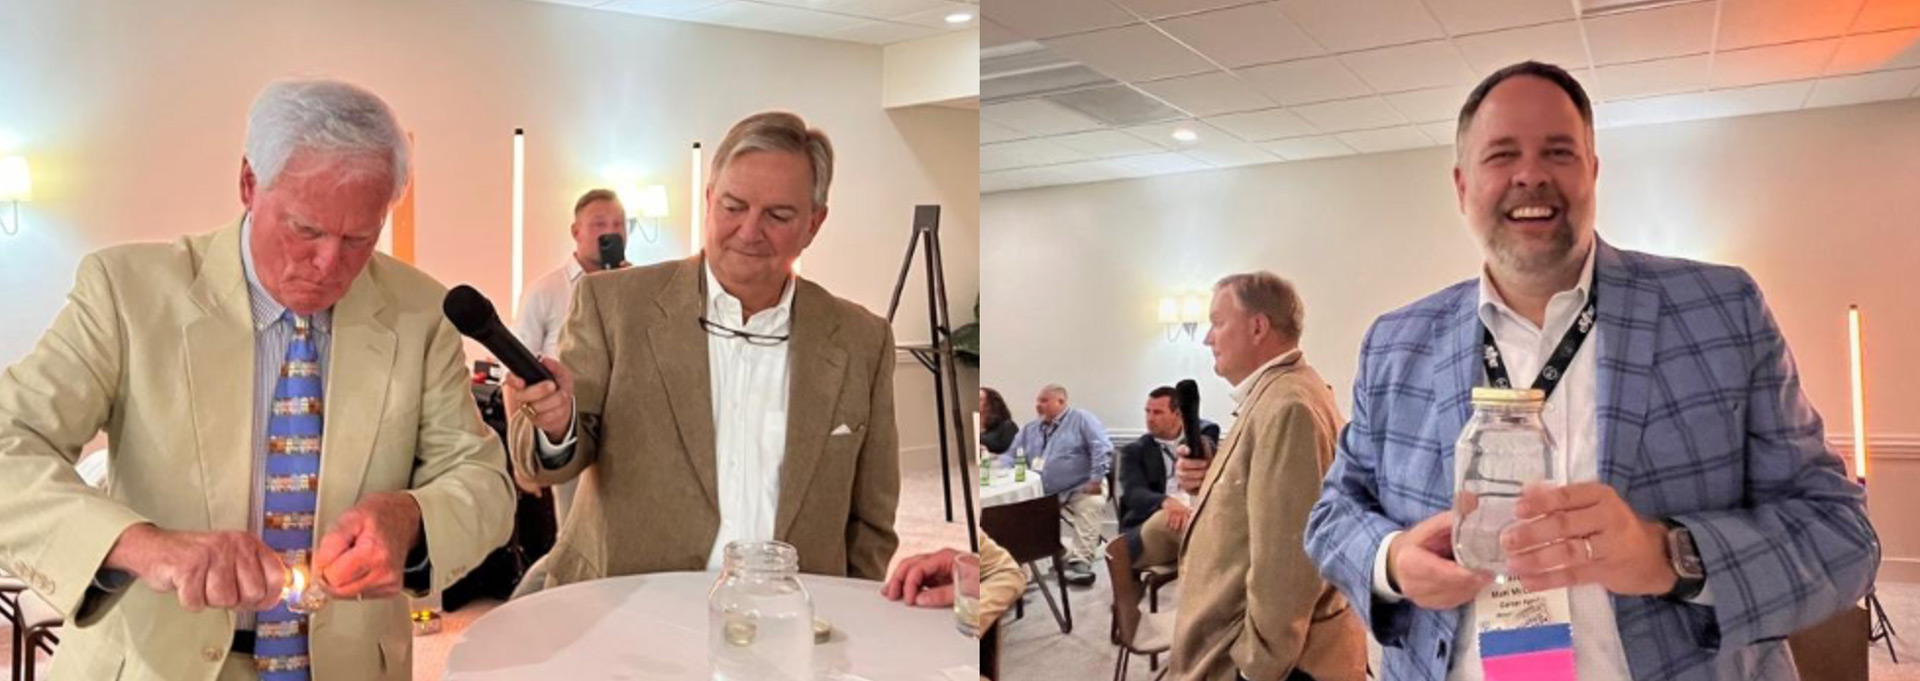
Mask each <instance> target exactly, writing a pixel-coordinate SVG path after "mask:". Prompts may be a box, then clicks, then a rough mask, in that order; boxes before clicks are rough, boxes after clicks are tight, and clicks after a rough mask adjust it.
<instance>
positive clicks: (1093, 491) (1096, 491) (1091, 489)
mask: <svg viewBox="0 0 1920 681" xmlns="http://www.w3.org/2000/svg"><path fill="white" fill-rule="evenodd" d="M1080 492H1081V493H1082V494H1088V495H1092V496H1096V497H1097V496H1100V479H1099V478H1094V479H1092V480H1088V481H1087V484H1086V486H1084V487H1081V488H1080Z"/></svg>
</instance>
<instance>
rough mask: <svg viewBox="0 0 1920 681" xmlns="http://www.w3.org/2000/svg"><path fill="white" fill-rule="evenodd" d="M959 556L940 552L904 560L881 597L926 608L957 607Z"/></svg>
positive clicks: (882, 589)
mask: <svg viewBox="0 0 1920 681" xmlns="http://www.w3.org/2000/svg"><path fill="white" fill-rule="evenodd" d="M958 553H959V551H955V550H953V549H940V550H939V551H935V552H933V553H922V554H920V555H917V556H908V557H906V558H902V559H901V560H900V564H899V565H896V566H894V568H893V575H891V576H889V577H887V585H886V586H885V587H882V588H881V589H880V595H882V596H886V597H887V600H890V601H900V602H902V603H906V604H907V605H913V606H918V607H922V608H950V607H953V557H954V556H955V555H957V554H958Z"/></svg>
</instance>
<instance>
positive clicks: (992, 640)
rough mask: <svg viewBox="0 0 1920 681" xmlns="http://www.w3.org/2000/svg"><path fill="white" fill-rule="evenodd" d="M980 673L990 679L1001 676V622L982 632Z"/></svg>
mask: <svg viewBox="0 0 1920 681" xmlns="http://www.w3.org/2000/svg"><path fill="white" fill-rule="evenodd" d="M980 675H981V676H983V677H986V678H988V679H998V678H1000V623H999V622H994V623H993V626H990V627H987V630H986V631H985V632H983V633H981V634H980Z"/></svg>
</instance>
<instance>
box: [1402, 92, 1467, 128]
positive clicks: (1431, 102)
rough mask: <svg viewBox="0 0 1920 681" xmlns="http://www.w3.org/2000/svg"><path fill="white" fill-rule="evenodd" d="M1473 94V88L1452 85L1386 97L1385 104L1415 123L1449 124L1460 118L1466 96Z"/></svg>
mask: <svg viewBox="0 0 1920 681" xmlns="http://www.w3.org/2000/svg"><path fill="white" fill-rule="evenodd" d="M1471 94H1473V86H1470V85H1454V86H1449V87H1442V88H1433V89H1429V90H1414V91H1413V92H1399V93H1394V94H1391V95H1387V96H1386V99H1387V103H1388V104H1392V105H1393V109H1394V110H1395V111H1398V112H1400V115H1402V116H1406V117H1407V120H1409V121H1413V122H1416V123H1427V122H1431V121H1446V122H1448V124H1451V123H1452V122H1453V121H1455V120H1458V119H1459V118H1460V107H1461V106H1463V105H1465V104H1466V103H1467V96H1468V95H1471Z"/></svg>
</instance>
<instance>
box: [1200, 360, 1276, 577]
mask: <svg viewBox="0 0 1920 681" xmlns="http://www.w3.org/2000/svg"><path fill="white" fill-rule="evenodd" d="M1294 352H1295V355H1294V358H1293V359H1292V360H1290V361H1287V362H1284V363H1281V364H1279V365H1277V366H1274V367H1272V368H1269V369H1267V371H1266V372H1265V373H1263V374H1261V375H1260V376H1259V377H1258V378H1256V379H1254V381H1255V382H1254V385H1253V390H1250V391H1247V399H1246V401H1245V402H1241V403H1240V409H1239V410H1236V412H1235V413H1236V416H1235V418H1234V422H1233V432H1231V433H1228V434H1227V442H1226V444H1223V445H1221V447H1220V452H1219V454H1218V455H1216V456H1214V458H1213V462H1212V463H1210V464H1208V465H1207V479H1206V481H1205V482H1202V483H1201V484H1200V497H1199V498H1198V499H1196V500H1195V501H1194V504H1193V515H1192V516H1191V517H1189V518H1187V530H1186V532H1184V533H1182V535H1181V537H1182V538H1181V540H1180V546H1181V551H1182V552H1185V550H1186V545H1187V541H1188V539H1189V538H1191V537H1193V528H1194V526H1196V525H1199V524H1200V523H1199V520H1200V512H1201V511H1203V510H1205V509H1206V507H1207V500H1208V499H1211V498H1213V486H1214V485H1215V484H1218V483H1219V481H1220V476H1221V474H1222V471H1224V470H1226V468H1227V463H1228V462H1230V461H1232V460H1233V459H1234V457H1235V456H1237V455H1239V454H1240V439H1241V437H1242V436H1244V435H1246V433H1247V429H1246V428H1245V427H1243V426H1242V424H1244V423H1245V422H1246V421H1247V420H1248V419H1250V418H1252V416H1253V413H1252V412H1251V411H1250V410H1252V409H1254V408H1255V406H1256V405H1258V404H1260V397H1261V395H1262V394H1263V393H1265V392H1266V391H1267V388H1270V387H1272V386H1273V382H1274V381H1277V380H1279V379H1280V377H1281V376H1282V375H1285V374H1286V373H1288V372H1291V371H1293V370H1294V369H1295V368H1297V367H1299V366H1300V355H1299V352H1298V351H1297V350H1296V351H1294Z"/></svg>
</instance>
